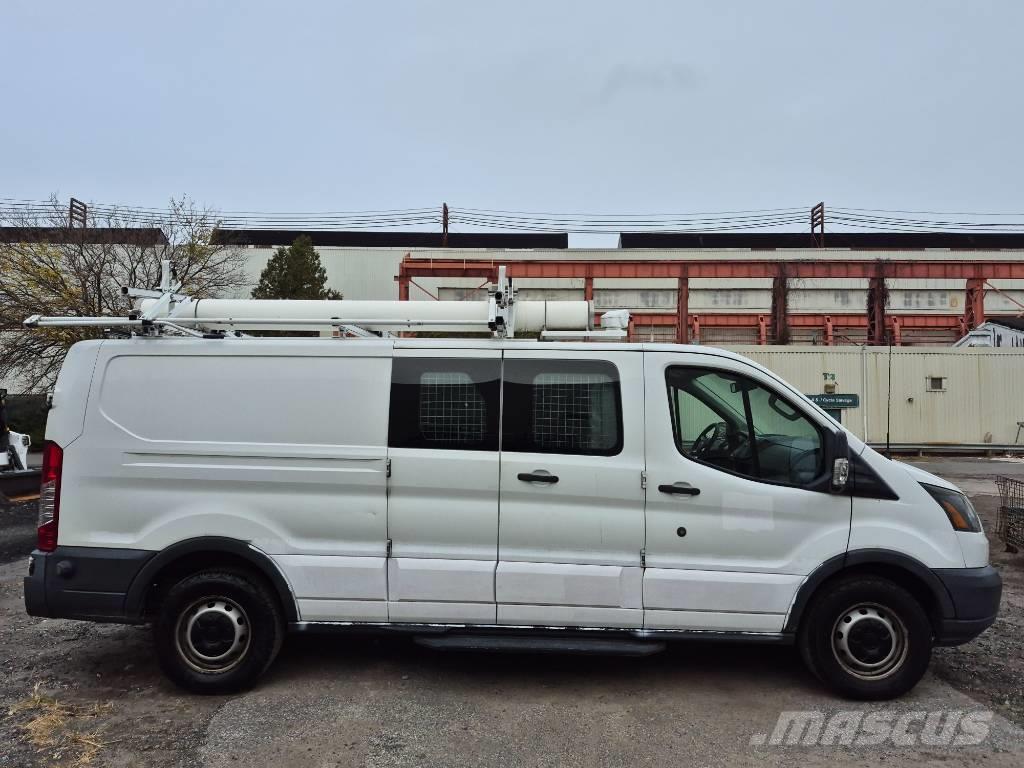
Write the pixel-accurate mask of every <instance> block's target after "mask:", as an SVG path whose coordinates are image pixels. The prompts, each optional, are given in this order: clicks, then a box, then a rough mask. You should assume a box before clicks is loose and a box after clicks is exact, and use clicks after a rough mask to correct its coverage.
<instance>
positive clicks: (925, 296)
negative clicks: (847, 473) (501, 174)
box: [217, 229, 1024, 346]
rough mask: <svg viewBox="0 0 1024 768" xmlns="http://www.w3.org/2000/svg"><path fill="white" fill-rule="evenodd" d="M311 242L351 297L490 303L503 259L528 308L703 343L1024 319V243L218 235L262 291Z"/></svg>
mask: <svg viewBox="0 0 1024 768" xmlns="http://www.w3.org/2000/svg"><path fill="white" fill-rule="evenodd" d="M300 234H307V235H309V236H310V237H311V238H312V239H313V243H314V245H316V246H317V249H318V251H319V252H320V256H321V261H322V262H323V264H324V266H325V268H326V270H327V275H328V280H329V283H330V287H332V288H335V289H337V290H340V291H342V292H343V294H344V295H345V296H346V297H347V298H353V299H386V298H408V299H410V300H413V301H416V300H422V301H430V300H434V299H463V298H470V297H474V296H478V295H479V294H480V293H481V292H482V291H483V290H484V288H483V286H484V284H485V283H486V282H488V281H489V280H490V279H492V277H493V274H494V272H495V270H496V267H497V265H498V264H505V265H508V267H509V272H510V275H511V276H512V277H514V278H516V279H517V285H518V286H519V288H520V290H521V294H520V295H521V296H522V297H523V298H528V299H540V298H548V299H574V298H575V299H579V298H588V299H592V300H593V301H594V306H595V310H596V311H597V312H603V311H607V310H609V309H628V310H629V311H630V312H631V313H632V314H633V317H634V321H633V326H632V327H631V338H633V339H634V340H643V341H678V342H691V343H701V344H718V345H735V344H776V343H792V344H816V345H826V346H834V345H846V344H869V345H878V344H888V343H890V342H891V343H893V344H895V345H897V346H920V345H929V346H936V345H937V346H949V345H952V344H954V343H956V342H957V341H958V340H959V339H961V338H963V337H964V336H965V335H967V333H968V332H970V331H971V330H973V329H975V328H976V327H978V326H979V325H981V324H982V323H983V322H985V320H986V319H990V318H998V317H1007V318H1015V317H1017V316H1019V315H1020V314H1021V313H1024V235H1020V234H992V233H985V234H963V233H942V232H930V233H903V232H899V233H889V232H879V233H852V234H829V236H828V241H827V243H828V245H827V247H822V246H821V245H820V244H819V243H820V240H816V239H815V238H814V237H812V236H811V235H810V234H804V233H760V232H759V233H707V234H702V233H650V232H646V233H622V234H621V235H620V236H619V247H618V248H603V249H570V248H568V235H567V234H558V233H555V234H550V233H546V234H520V233H507V234H506V233H451V234H448V235H446V236H445V237H446V239H447V245H442V244H441V237H442V236H441V235H440V234H439V233H424V232H351V231H346V232H339V231H297V230H256V229H253V230H220V231H218V233H217V237H218V239H219V240H220V241H222V242H233V243H236V244H238V245H240V246H244V247H246V248H247V249H248V250H249V251H250V252H251V256H250V259H249V271H250V275H251V280H252V283H253V284H255V283H256V281H257V279H258V277H259V273H260V271H261V270H262V268H263V266H264V265H265V264H266V262H267V260H268V259H269V258H270V256H271V254H272V253H273V250H274V248H275V247H276V246H280V245H288V244H290V243H291V242H292V241H293V240H294V239H295V237H297V236H298V235H300Z"/></svg>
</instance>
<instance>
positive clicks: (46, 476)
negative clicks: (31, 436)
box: [36, 440, 64, 552]
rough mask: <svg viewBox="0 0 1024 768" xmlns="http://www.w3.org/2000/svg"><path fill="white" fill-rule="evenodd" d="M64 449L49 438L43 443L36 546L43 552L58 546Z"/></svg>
mask: <svg viewBox="0 0 1024 768" xmlns="http://www.w3.org/2000/svg"><path fill="white" fill-rule="evenodd" d="M63 463H64V451H63V450H62V449H61V447H60V446H59V445H57V444H56V443H54V442H51V441H49V440H47V441H46V442H45V443H43V477H42V485H41V486H40V487H39V528H38V529H37V533H38V541H37V544H36V546H37V547H38V548H39V549H40V550H42V551H43V552H53V550H55V549H56V548H57V525H58V524H59V522H60V473H61V465H62V464H63Z"/></svg>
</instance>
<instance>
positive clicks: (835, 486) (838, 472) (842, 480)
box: [829, 429, 850, 493]
mask: <svg viewBox="0 0 1024 768" xmlns="http://www.w3.org/2000/svg"><path fill="white" fill-rule="evenodd" d="M849 482H850V442H849V440H847V438H846V432H845V430H842V429H841V430H839V431H838V432H836V433H835V435H834V436H833V442H832V482H831V483H830V484H829V492H830V493H844V492H845V491H846V486H847V484H848V483H849Z"/></svg>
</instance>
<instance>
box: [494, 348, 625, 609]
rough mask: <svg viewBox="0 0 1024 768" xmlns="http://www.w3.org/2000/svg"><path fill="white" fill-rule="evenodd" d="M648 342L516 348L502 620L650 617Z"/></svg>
mask: <svg viewBox="0 0 1024 768" xmlns="http://www.w3.org/2000/svg"><path fill="white" fill-rule="evenodd" d="M642 388H643V370H642V353H641V352H640V351H639V350H637V351H615V352H612V351H607V352H606V351H601V352H600V353H591V352H582V351H581V352H571V351H562V350H531V351H523V350H507V351H506V352H505V360H504V374H503V392H502V450H501V498H500V500H501V516H500V517H501V521H500V526H499V538H498V542H499V543H498V546H499V551H498V554H499V558H498V572H497V577H496V591H497V594H496V597H497V601H498V623H499V624H522V625H541V626H607V627H640V626H642V623H643V611H642V602H641V598H642V572H641V549H642V548H643V546H644V515H643V503H644V496H643V489H642V488H641V477H642V475H641V473H642V470H643V467H644V456H643V450H644V448H643V401H642V398H641V396H640V393H641V392H642V391H643V389H642Z"/></svg>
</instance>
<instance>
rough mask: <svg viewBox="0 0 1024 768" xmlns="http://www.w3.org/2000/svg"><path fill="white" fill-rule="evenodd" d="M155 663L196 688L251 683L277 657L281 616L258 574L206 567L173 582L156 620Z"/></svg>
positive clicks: (229, 689)
mask: <svg viewBox="0 0 1024 768" xmlns="http://www.w3.org/2000/svg"><path fill="white" fill-rule="evenodd" d="M155 633H156V649H157V656H158V658H159V661H160V667H161V669H163V671H164V674H166V675H167V676H168V677H169V678H170V679H171V680H173V681H174V682H175V683H177V684H178V685H180V686H181V687H182V688H185V689H187V690H189V691H193V692H195V693H228V692H232V691H238V690H242V689H244V688H248V687H250V686H251V685H252V684H253V683H255V682H256V680H257V678H259V676H260V675H262V674H263V672H264V671H265V670H266V669H267V667H269V666H270V663H271V662H272V661H273V660H274V657H275V656H277V652H278V651H279V650H280V648H281V642H282V640H283V638H284V621H283V620H282V617H281V610H280V608H279V607H278V604H277V599H276V598H275V597H274V595H272V594H271V592H270V590H269V588H268V587H267V586H266V585H265V584H264V583H263V581H262V580H261V579H259V578H258V577H255V576H253V575H251V574H248V573H245V572H241V571H228V570H208V571H202V572H199V573H195V574H192V575H191V576H187V577H185V578H183V579H182V580H181V581H179V582H177V583H176V584H174V585H173V586H172V587H171V588H170V589H169V590H168V591H167V592H166V594H165V595H164V596H163V600H162V601H161V603H160V612H159V615H158V617H157V621H156V625H155Z"/></svg>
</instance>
